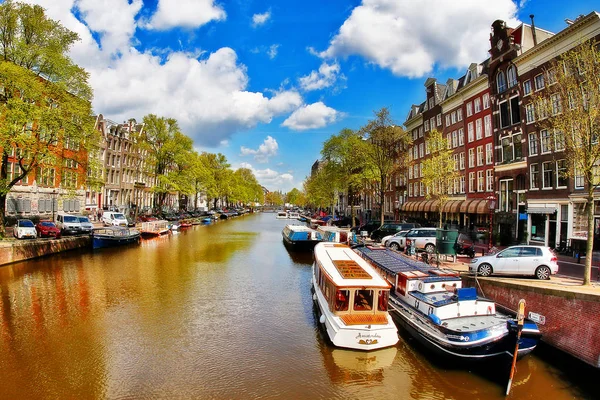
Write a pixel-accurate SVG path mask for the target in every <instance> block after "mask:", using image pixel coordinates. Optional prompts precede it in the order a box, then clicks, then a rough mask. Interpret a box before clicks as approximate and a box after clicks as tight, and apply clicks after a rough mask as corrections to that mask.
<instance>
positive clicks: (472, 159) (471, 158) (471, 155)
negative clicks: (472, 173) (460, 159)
mask: <svg viewBox="0 0 600 400" xmlns="http://www.w3.org/2000/svg"><path fill="white" fill-rule="evenodd" d="M474 166H475V149H473V148H470V149H469V168H473V167H474Z"/></svg>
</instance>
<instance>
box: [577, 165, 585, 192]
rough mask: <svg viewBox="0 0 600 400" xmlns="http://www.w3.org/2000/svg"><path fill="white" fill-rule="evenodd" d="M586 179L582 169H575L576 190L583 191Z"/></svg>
mask: <svg viewBox="0 0 600 400" xmlns="http://www.w3.org/2000/svg"><path fill="white" fill-rule="evenodd" d="M583 183H584V177H583V172H581V168H575V189H583Z"/></svg>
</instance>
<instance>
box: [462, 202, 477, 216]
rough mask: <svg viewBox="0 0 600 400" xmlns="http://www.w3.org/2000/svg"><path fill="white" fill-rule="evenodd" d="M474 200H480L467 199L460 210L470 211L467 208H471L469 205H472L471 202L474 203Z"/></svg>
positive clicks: (463, 211)
mask: <svg viewBox="0 0 600 400" xmlns="http://www.w3.org/2000/svg"><path fill="white" fill-rule="evenodd" d="M474 201H478V200H465V201H463V202H462V204H461V205H460V212H461V213H466V212H468V211H467V210H468V209H469V206H470V205H471V203H473V202H474Z"/></svg>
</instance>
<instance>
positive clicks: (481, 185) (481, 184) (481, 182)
mask: <svg viewBox="0 0 600 400" xmlns="http://www.w3.org/2000/svg"><path fill="white" fill-rule="evenodd" d="M484 187H485V181H484V180H483V171H477V191H478V192H483V189H484Z"/></svg>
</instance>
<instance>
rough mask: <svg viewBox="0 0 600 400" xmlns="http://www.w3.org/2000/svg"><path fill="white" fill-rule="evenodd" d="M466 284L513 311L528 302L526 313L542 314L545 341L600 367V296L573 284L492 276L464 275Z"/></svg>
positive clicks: (539, 324)
mask: <svg viewBox="0 0 600 400" xmlns="http://www.w3.org/2000/svg"><path fill="white" fill-rule="evenodd" d="M462 279H463V282H464V284H465V286H468V287H480V288H481V290H482V291H483V294H484V296H485V297H487V298H489V299H492V300H494V301H495V302H496V303H498V304H500V305H501V306H504V307H506V308H508V309H510V310H517V309H518V304H519V300H520V299H525V301H526V310H525V311H526V314H527V315H529V313H530V312H531V313H535V314H538V315H540V316H541V319H542V321H541V322H540V323H538V326H539V329H540V331H541V332H542V340H543V341H544V342H545V343H548V344H549V345H551V346H553V347H555V348H558V349H560V350H562V351H564V352H566V353H568V354H571V355H572V356H574V357H576V358H578V359H580V360H582V361H584V362H585V363H587V364H590V365H592V366H594V367H596V368H600V317H599V316H600V295H598V294H595V293H585V292H581V291H577V290H571V289H575V288H572V287H567V288H565V289H560V288H548V287H539V286H535V285H527V284H526V283H525V284H522V283H518V282H514V281H504V280H497V279H492V278H481V277H480V278H478V281H479V285H477V282H476V281H475V278H474V277H472V276H463V277H462Z"/></svg>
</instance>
